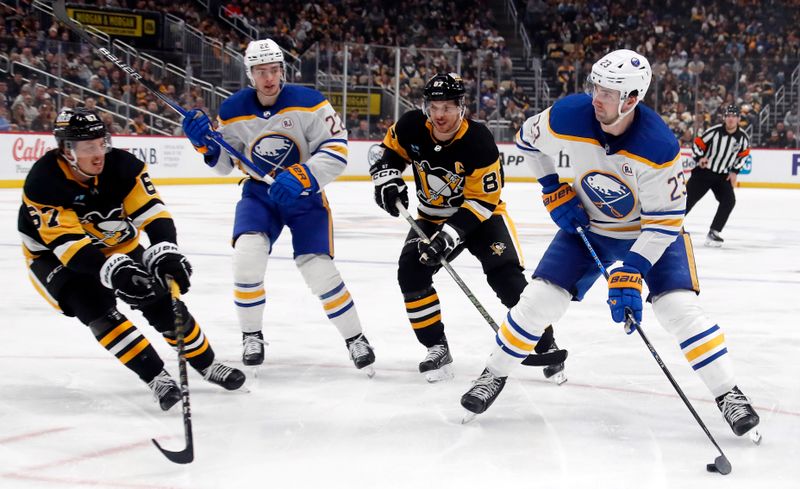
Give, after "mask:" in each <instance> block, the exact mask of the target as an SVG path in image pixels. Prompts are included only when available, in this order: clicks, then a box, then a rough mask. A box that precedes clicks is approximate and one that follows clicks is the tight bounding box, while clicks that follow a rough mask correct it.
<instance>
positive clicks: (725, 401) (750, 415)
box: [717, 386, 761, 444]
mask: <svg viewBox="0 0 800 489" xmlns="http://www.w3.org/2000/svg"><path fill="white" fill-rule="evenodd" d="M717 407H718V408H719V410H720V411H722V416H723V417H724V418H725V421H727V422H728V424H729V425H730V426H731V429H732V430H733V433H734V434H735V435H736V436H742V435H744V434H745V433H750V439H751V440H752V441H753V443H755V444H759V443H761V434H760V433H758V430H756V429H755V427H756V426H758V423H759V421H761V419H760V418H759V417H758V414H756V411H755V409H753V406H752V404H751V403H750V399H749V398H748V397H747V396H745V395H744V394H742V391H740V390H739V388H738V387H737V386H733V389H731V390H730V391H728V392H727V393H726V394H723V395H721V396H719V397H718V398H717Z"/></svg>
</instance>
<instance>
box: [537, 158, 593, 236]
mask: <svg viewBox="0 0 800 489" xmlns="http://www.w3.org/2000/svg"><path fill="white" fill-rule="evenodd" d="M539 183H541V184H542V201H543V202H544V206H545V207H546V208H547V212H549V213H550V218H551V219H552V220H553V222H555V223H556V224H557V225H558V227H559V228H561V229H563V230H564V231H566V232H568V233H571V234H575V233H576V232H577V231H576V228H577V227H578V226H580V227H582V228H586V227H588V226H589V216H588V215H587V214H586V210H585V209H584V208H583V204H581V202H580V200H579V199H578V198H577V195H575V191H574V190H572V185H570V184H568V183H559V181H558V175H556V174H555V173H553V174H552V175H547V176H545V177H542V178H540V179H539Z"/></svg>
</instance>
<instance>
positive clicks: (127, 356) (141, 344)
mask: <svg viewBox="0 0 800 489" xmlns="http://www.w3.org/2000/svg"><path fill="white" fill-rule="evenodd" d="M149 344H150V342H149V341H147V338H142V339H141V341H139V343H136V346H134V347H133V348H131V349H130V350H128V353H126V354H124V355H122V356H121V357H119V361H120V362H122V363H128V361H129V360H130V359H131V358H133V357H135V356H136V355H138V354H139V353H140V352H141V351H142V350H144V349H145V348H147V346H148V345H149Z"/></svg>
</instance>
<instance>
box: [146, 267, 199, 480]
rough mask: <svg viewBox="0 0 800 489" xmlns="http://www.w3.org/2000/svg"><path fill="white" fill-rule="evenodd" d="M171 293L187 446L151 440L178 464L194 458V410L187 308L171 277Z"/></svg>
mask: <svg viewBox="0 0 800 489" xmlns="http://www.w3.org/2000/svg"><path fill="white" fill-rule="evenodd" d="M169 287H170V293H171V295H172V310H173V313H174V314H175V337H176V339H177V343H178V344H177V348H178V369H179V370H180V376H181V404H182V405H183V431H184V435H185V438H186V448H184V449H183V450H181V451H179V452H172V451H169V450H165V449H163V448H161V445H159V444H158V442H157V441H156V440H155V438H153V439H152V440H151V441H152V442H153V444H154V445H155V446H156V448H158V450H159V451H160V452H161V453H163V454H164V456H165V457H167V458H168V459H169V460H170V461H172V462H175V463H176V464H188V463H190V462H191V461H192V460H194V438H193V437H192V410H191V407H190V406H189V376H188V375H187V373H186V352H185V351H184V347H185V345H184V337H183V335H184V333H185V331H184V326H185V325H184V323H185V322H186V318H185V317H184V311H185V308H184V307H182V306H181V304H180V303H179V302H178V300H179V299H180V290H179V289H178V285H177V284H176V283H175V282H173V281H172V280H171V279H170V281H169Z"/></svg>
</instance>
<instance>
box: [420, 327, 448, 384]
mask: <svg viewBox="0 0 800 489" xmlns="http://www.w3.org/2000/svg"><path fill="white" fill-rule="evenodd" d="M451 363H453V357H452V356H450V348H449V347H448V346H447V338H445V337H444V336H442V338H441V340H439V343H436V344H435V345H433V346H431V347H428V354H427V355H426V356H425V360H423V361H422V362H421V363H420V364H419V372H420V373H421V374H423V375H424V376H425V380H427V381H428V382H430V383H434V382H439V381H442V380H449V379H452V378H453V371H452V368H451V365H450V364H451Z"/></svg>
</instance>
